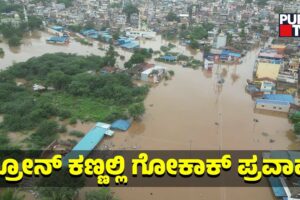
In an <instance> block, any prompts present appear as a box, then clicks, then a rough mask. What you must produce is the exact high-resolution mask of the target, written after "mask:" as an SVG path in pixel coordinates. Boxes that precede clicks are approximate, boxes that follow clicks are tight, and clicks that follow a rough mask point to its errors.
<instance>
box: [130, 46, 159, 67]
mask: <svg viewBox="0 0 300 200" xmlns="http://www.w3.org/2000/svg"><path fill="white" fill-rule="evenodd" d="M152 53H153V50H152V49H136V50H135V51H134V53H133V54H132V56H131V57H130V59H129V60H128V61H127V62H126V63H125V65H124V66H125V67H126V68H131V67H132V66H133V65H134V64H139V63H143V62H145V60H146V59H150V58H151V57H152Z"/></svg>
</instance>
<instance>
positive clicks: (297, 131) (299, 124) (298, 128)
mask: <svg viewBox="0 0 300 200" xmlns="http://www.w3.org/2000/svg"><path fill="white" fill-rule="evenodd" d="M294 133H295V134H296V135H300V122H297V123H296V124H294Z"/></svg>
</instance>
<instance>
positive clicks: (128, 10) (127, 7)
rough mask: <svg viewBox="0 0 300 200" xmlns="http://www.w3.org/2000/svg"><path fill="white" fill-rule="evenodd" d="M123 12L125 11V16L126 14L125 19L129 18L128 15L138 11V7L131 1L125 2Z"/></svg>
mask: <svg viewBox="0 0 300 200" xmlns="http://www.w3.org/2000/svg"><path fill="white" fill-rule="evenodd" d="M123 13H125V14H126V16H127V20H129V19H130V16H131V15H132V14H134V13H137V14H138V13H139V10H138V8H137V7H136V6H135V5H133V4H132V3H128V4H126V5H125V7H124V8H123Z"/></svg>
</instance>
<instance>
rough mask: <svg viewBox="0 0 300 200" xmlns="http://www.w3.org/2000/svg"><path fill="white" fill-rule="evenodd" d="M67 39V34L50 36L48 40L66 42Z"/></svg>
mask: <svg viewBox="0 0 300 200" xmlns="http://www.w3.org/2000/svg"><path fill="white" fill-rule="evenodd" d="M67 39H68V37H66V36H62V37H59V36H53V37H50V38H49V39H47V41H49V42H66V41H67Z"/></svg>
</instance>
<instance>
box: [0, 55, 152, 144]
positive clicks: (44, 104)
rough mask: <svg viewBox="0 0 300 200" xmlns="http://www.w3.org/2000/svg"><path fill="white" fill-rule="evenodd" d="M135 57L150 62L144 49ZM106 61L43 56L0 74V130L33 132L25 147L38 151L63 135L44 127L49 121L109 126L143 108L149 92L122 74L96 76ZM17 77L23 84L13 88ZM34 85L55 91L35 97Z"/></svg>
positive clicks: (79, 57) (104, 59)
mask: <svg viewBox="0 0 300 200" xmlns="http://www.w3.org/2000/svg"><path fill="white" fill-rule="evenodd" d="M111 51H112V52H113V50H111ZM138 53H139V54H141V55H143V56H144V57H147V58H148V57H151V51H149V52H148V50H147V51H146V50H140V51H139V52H138ZM107 57H108V55H107ZM111 58H114V56H111ZM108 60H109V59H107V58H106V57H103V58H102V57H99V56H93V55H91V56H77V55H73V54H64V53H57V54H45V55H43V56H41V57H38V58H31V59H29V60H28V61H26V62H23V63H17V64H14V65H13V66H11V67H10V68H8V69H7V70H5V71H1V72H0V114H1V115H3V117H4V118H3V123H2V124H1V126H0V131H1V130H4V131H21V132H22V131H32V130H36V131H35V132H34V133H33V135H32V136H31V137H30V138H29V139H28V142H31V143H32V144H33V145H32V146H33V147H34V148H40V147H44V146H46V145H48V144H49V143H50V142H52V141H53V140H54V139H55V138H56V135H57V132H62V130H57V129H58V126H57V127H54V126H53V127H52V128H51V127H48V128H47V126H51V123H50V125H49V124H48V120H49V119H57V117H59V119H61V120H64V119H67V118H70V121H69V122H70V123H72V124H73V123H76V119H79V120H83V121H107V122H111V121H113V120H116V119H118V118H120V117H127V116H126V114H127V113H128V107H130V105H133V104H139V103H141V102H142V101H143V100H144V98H145V96H146V94H147V93H148V88H147V87H137V86H135V85H134V84H133V82H132V80H131V77H130V76H129V75H127V74H125V73H115V74H99V73H97V71H99V70H100V69H101V68H102V67H103V66H107V64H108V63H109V61H108ZM88 72H89V73H88ZM16 78H22V79H25V80H26V81H27V83H26V84H25V85H23V86H17V85H16V83H15V79H16ZM34 83H39V84H42V85H45V86H53V87H54V88H55V90H54V91H52V90H46V91H44V92H42V93H39V92H34V91H32V85H33V84H34ZM45 121H46V122H45ZM45 123H46V125H45ZM52 125H53V124H52ZM45 127H46V128H45ZM43 130H45V131H43Z"/></svg>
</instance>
